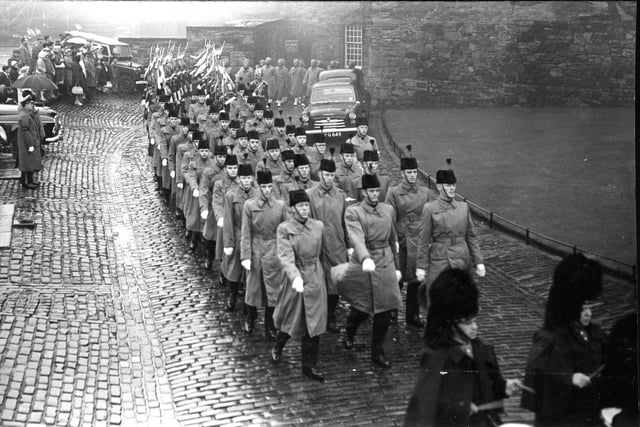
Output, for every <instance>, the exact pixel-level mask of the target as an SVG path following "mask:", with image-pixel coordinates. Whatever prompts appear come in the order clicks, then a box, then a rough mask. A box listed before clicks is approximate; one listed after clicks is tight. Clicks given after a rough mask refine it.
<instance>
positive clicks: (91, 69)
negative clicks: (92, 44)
mask: <svg viewBox="0 0 640 427" xmlns="http://www.w3.org/2000/svg"><path fill="white" fill-rule="evenodd" d="M84 66H85V69H86V72H87V92H88V93H86V94H85V96H86V97H87V100H88V101H91V100H93V99H95V97H96V86H97V84H98V80H97V73H96V57H95V53H94V51H93V50H92V51H91V52H89V53H88V54H87V55H86V56H85V58H84Z"/></svg>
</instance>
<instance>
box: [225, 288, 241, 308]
mask: <svg viewBox="0 0 640 427" xmlns="http://www.w3.org/2000/svg"><path fill="white" fill-rule="evenodd" d="M227 283H228V284H229V296H228V297H227V305H226V307H225V308H226V310H227V311H233V310H234V309H235V308H236V300H237V299H238V289H239V288H240V282H227Z"/></svg>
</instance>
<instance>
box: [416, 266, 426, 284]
mask: <svg viewBox="0 0 640 427" xmlns="http://www.w3.org/2000/svg"><path fill="white" fill-rule="evenodd" d="M426 278H427V272H426V271H424V270H423V269H421V268H416V280H417V281H418V282H424V279H426Z"/></svg>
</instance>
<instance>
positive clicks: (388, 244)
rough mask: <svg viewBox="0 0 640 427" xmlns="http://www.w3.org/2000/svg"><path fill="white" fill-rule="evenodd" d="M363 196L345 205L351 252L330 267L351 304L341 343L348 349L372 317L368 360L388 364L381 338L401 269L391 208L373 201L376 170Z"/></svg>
mask: <svg viewBox="0 0 640 427" xmlns="http://www.w3.org/2000/svg"><path fill="white" fill-rule="evenodd" d="M362 191H364V192H365V193H366V196H365V198H364V200H363V201H362V202H360V203H358V204H356V205H353V206H349V207H348V208H347V209H346V212H345V224H346V227H347V232H348V234H349V243H350V245H351V246H352V247H353V249H354V252H353V253H352V254H351V257H350V260H349V263H348V264H347V265H346V267H343V266H342V265H340V266H337V267H334V268H333V269H332V273H335V275H334V277H335V279H336V280H337V283H338V292H339V293H340V295H342V296H343V298H344V299H345V300H346V301H347V302H348V303H349V304H350V305H351V308H350V312H349V316H348V317H347V324H346V331H345V336H344V339H343V344H344V346H345V348H346V349H351V348H353V342H354V338H355V336H356V332H357V330H358V327H359V326H360V324H361V323H362V322H363V321H365V320H366V319H367V318H368V317H369V316H373V329H372V339H371V363H372V364H373V365H374V366H380V367H383V368H389V367H391V362H390V361H389V360H387V358H386V356H385V352H384V348H383V345H384V339H385V337H386V335H387V330H388V329H389V325H390V323H391V311H392V310H394V309H398V308H399V307H400V306H401V305H402V297H401V296H400V288H399V286H398V282H399V281H400V270H398V267H397V266H398V261H397V252H396V244H397V242H398V240H397V237H396V232H395V228H394V224H395V220H396V219H395V212H394V211H393V208H392V207H391V206H389V205H387V204H386V203H379V202H378V194H379V193H380V182H379V181H378V178H377V177H376V176H375V175H364V176H363V177H362Z"/></svg>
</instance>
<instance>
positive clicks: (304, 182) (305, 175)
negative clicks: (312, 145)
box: [287, 154, 318, 191]
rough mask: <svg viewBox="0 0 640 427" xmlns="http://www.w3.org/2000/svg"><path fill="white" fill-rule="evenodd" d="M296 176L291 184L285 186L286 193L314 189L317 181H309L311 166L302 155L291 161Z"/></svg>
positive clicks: (297, 155)
mask: <svg viewBox="0 0 640 427" xmlns="http://www.w3.org/2000/svg"><path fill="white" fill-rule="evenodd" d="M293 163H294V166H295V168H296V175H295V178H294V181H293V182H290V183H289V184H287V191H293V190H308V189H311V188H313V187H315V186H316V185H317V184H318V181H314V180H312V179H311V166H310V164H309V159H308V158H307V156H305V155H304V154H296V155H295V157H294V159H293Z"/></svg>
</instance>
